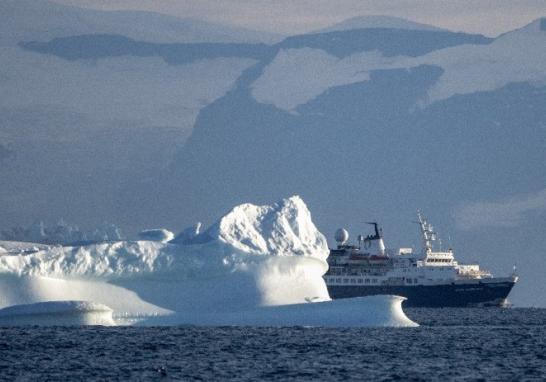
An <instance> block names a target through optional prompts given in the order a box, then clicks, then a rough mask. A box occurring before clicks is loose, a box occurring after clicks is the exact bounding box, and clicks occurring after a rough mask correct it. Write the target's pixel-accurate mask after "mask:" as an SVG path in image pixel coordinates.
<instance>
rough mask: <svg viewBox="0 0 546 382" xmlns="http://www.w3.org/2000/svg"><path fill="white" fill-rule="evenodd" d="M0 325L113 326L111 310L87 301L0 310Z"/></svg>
mask: <svg viewBox="0 0 546 382" xmlns="http://www.w3.org/2000/svg"><path fill="white" fill-rule="evenodd" d="M0 325H1V326H12V325H43V326H49V325H54V326H57V325H106V326H110V325H115V323H114V320H113V319H112V309H110V308H109V307H107V306H105V305H102V304H95V303H92V302H87V301H45V302H37V303H34V304H26V305H14V306H10V307H7V308H3V309H0Z"/></svg>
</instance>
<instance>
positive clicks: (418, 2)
mask: <svg viewBox="0 0 546 382" xmlns="http://www.w3.org/2000/svg"><path fill="white" fill-rule="evenodd" d="M55 1H57V2H59V3H64V4H70V5H76V6H85V7H90V8H96V9H103V10H114V9H134V10H147V11H156V12H161V13H165V14H170V15H173V16H178V17H192V18H198V19H203V20H207V21H211V22H216V23H222V24H231V25H237V26H242V27H246V28H251V29H257V30H265V31H270V32H277V33H282V34H293V33H301V32H306V31H311V30H313V29H318V28H322V27H325V26H328V25H331V24H333V23H336V22H339V21H342V20H345V19H348V18H351V17H355V16H363V15H389V16H398V17H403V18H407V19H410V20H413V21H418V22H422V23H426V24H432V25H436V26H439V27H444V28H447V29H451V30H454V31H465V32H473V33H481V34H485V35H489V36H496V35H498V34H500V33H503V32H506V31H509V30H513V29H516V28H518V27H521V26H523V25H526V24H528V23H529V22H530V21H532V20H535V19H537V18H538V17H541V16H546V1H544V0H517V1H514V0H481V1H468V0H451V1H442V0H390V1H377V0H336V1H332V0H274V1H272V0H230V1H220V0H55Z"/></svg>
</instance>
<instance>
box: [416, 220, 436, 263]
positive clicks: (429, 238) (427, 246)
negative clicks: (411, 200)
mask: <svg viewBox="0 0 546 382" xmlns="http://www.w3.org/2000/svg"><path fill="white" fill-rule="evenodd" d="M417 218H418V219H419V221H418V222H417V223H419V226H420V228H421V236H422V238H423V252H424V253H425V254H427V255H428V254H429V253H430V252H432V242H433V241H435V240H436V232H434V229H433V227H432V225H431V224H429V223H428V222H427V221H426V219H425V218H424V217H423V216H422V215H421V211H419V210H417Z"/></svg>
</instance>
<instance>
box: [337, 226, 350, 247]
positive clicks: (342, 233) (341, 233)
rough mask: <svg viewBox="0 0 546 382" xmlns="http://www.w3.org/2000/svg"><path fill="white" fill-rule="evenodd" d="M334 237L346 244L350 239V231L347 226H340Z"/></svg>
mask: <svg viewBox="0 0 546 382" xmlns="http://www.w3.org/2000/svg"><path fill="white" fill-rule="evenodd" d="M334 237H335V239H336V241H337V242H338V243H339V244H345V243H346V242H347V240H349V232H347V230H346V229H345V228H339V229H338V230H337V231H336V234H335V236H334Z"/></svg>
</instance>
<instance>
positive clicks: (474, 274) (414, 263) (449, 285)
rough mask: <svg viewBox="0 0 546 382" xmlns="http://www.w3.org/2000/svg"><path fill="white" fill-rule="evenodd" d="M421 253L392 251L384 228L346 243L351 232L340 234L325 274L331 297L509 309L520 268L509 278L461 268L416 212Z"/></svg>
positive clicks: (470, 266)
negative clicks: (386, 296)
mask: <svg viewBox="0 0 546 382" xmlns="http://www.w3.org/2000/svg"><path fill="white" fill-rule="evenodd" d="M417 217H418V222H417V223H418V224H419V226H420V230H421V235H422V240H423V249H422V251H420V252H413V250H412V249H411V248H398V249H396V250H389V249H386V248H385V243H384V241H383V234H382V230H381V229H380V228H379V227H378V224H377V223H375V222H373V223H368V224H371V225H373V227H374V233H373V234H371V235H368V236H367V237H364V236H362V235H359V236H358V238H357V243H356V244H353V245H351V244H348V239H349V234H348V232H347V231H346V230H345V229H342V228H340V229H339V230H337V232H336V235H335V239H336V242H337V248H336V249H331V250H330V256H328V264H329V270H328V272H327V273H326V274H325V275H324V279H325V281H326V285H327V286H328V292H329V293H330V296H331V297H332V298H333V299H338V298H349V297H358V296H369V295H377V294H390V295H399V296H403V297H406V298H407V300H406V301H405V302H404V306H405V307H477V306H507V304H508V300H507V297H508V294H509V293H510V291H511V290H512V287H513V286H514V285H515V283H516V282H517V280H518V276H517V275H516V270H515V268H514V271H513V273H512V274H511V275H509V276H507V277H493V275H492V274H491V273H490V272H488V271H485V270H482V269H480V266H479V265H478V264H468V265H463V264H459V263H458V262H457V261H456V260H455V258H454V256H453V250H452V249H451V248H450V249H448V250H447V251H442V250H441V248H440V250H439V251H436V250H435V248H434V246H435V242H436V241H437V235H436V233H435V232H434V230H433V227H432V225H431V224H429V223H428V222H427V220H426V219H425V218H424V217H423V216H422V215H421V213H419V212H418V213H417Z"/></svg>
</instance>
